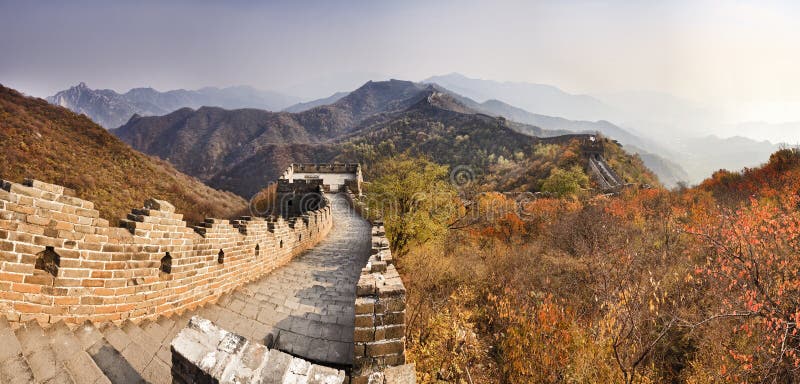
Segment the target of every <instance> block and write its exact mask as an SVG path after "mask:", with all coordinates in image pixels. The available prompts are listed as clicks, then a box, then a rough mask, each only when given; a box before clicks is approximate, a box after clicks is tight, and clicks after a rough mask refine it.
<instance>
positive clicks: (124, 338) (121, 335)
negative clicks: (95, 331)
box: [87, 323, 146, 384]
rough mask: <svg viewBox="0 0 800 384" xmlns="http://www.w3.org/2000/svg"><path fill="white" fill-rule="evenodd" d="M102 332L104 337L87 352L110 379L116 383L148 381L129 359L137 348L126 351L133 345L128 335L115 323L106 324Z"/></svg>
mask: <svg viewBox="0 0 800 384" xmlns="http://www.w3.org/2000/svg"><path fill="white" fill-rule="evenodd" d="M100 332H101V333H102V335H103V338H102V339H100V340H98V341H97V342H96V343H94V344H93V345H92V346H91V347H89V349H88V350H87V352H88V353H89V355H90V356H91V357H92V360H94V362H95V364H97V366H98V367H99V368H100V370H101V371H102V372H103V374H104V375H105V376H106V377H108V380H109V381H110V382H111V383H114V384H117V383H119V384H122V383H146V381H145V380H144V379H143V378H142V376H141V375H140V374H139V371H137V370H136V368H134V366H133V365H132V364H131V362H129V361H128V359H127V357H128V356H132V355H133V353H135V352H136V350H135V348H131V349H130V350H128V351H127V353H125V351H126V350H127V349H128V347H129V346H130V345H132V343H131V340H130V338H129V337H128V335H127V334H126V333H125V332H124V331H123V330H121V329H120V328H119V327H117V326H116V325H114V324H113V323H109V324H104V325H103V327H102V328H101V329H100ZM120 351H122V352H120ZM142 368H144V367H142Z"/></svg>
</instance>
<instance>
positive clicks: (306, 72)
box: [0, 0, 800, 122]
mask: <svg viewBox="0 0 800 384" xmlns="http://www.w3.org/2000/svg"><path fill="white" fill-rule="evenodd" d="M799 18H800V9H799V8H798V5H795V4H793V3H791V2H770V1H759V2H756V1H752V2H750V1H730V2H721V1H676V2H629V1H620V2H615V1H612V2H602V3H600V2H590V1H558V2H530V1H522V2H504V1H435V2H432V1H403V2H374V1H292V2H288V1H287V2H273V3H269V2H251V1H231V2H204V1H201V2H188V1H172V2H159V1H142V2H129V3H115V2H106V1H103V2H100V1H85V0H79V1H76V2H47V1H36V2H29V1H10V0H0V49H1V50H2V52H3V54H2V55H0V83H3V84H5V85H8V86H12V87H15V88H18V89H20V90H22V91H24V92H26V93H29V94H32V95H36V96H47V95H50V94H52V93H54V92H56V91H58V90H61V89H65V88H67V87H69V86H71V85H74V84H77V83H78V82H80V81H85V82H87V84H88V85H89V86H90V87H95V88H112V89H116V90H118V91H126V90H127V89H129V88H132V87H139V86H152V87H155V88H157V89H160V90H167V89H174V88H199V87H203V86H208V85H218V86H226V85H239V84H245V85H252V86H255V87H258V88H262V89H273V90H278V91H285V92H294V93H295V94H298V95H299V96H303V97H306V98H312V97H323V96H327V95H329V94H330V93H332V92H334V91H338V90H343V89H346V88H344V87H347V86H355V85H358V83H360V82H363V81H366V80H367V79H369V78H375V79H380V78H379V77H385V78H387V77H395V78H402V79H409V80H422V79H424V78H427V77H429V76H432V75H436V74H444V73H450V72H460V73H464V74H466V75H468V76H471V77H478V78H485V79H493V80H501V81H523V82H534V83H546V84H551V85H555V86H558V87H560V88H562V89H564V90H566V91H568V92H572V93H587V94H598V93H613V92H622V91H634V90H636V91H638V90H648V91H659V92H664V93H670V94H673V95H676V96H678V97H681V98H686V99H689V100H692V101H695V102H698V103H701V104H703V105H707V106H709V107H711V108H713V109H715V110H717V111H718V114H719V116H720V118H721V120H722V121H725V122H738V121H748V120H759V121H767V122H786V121H800V108H798V106H800V70H798V68H800V49H798V47H799V46H798V42H800V23H797V22H796V20H798V19H799Z"/></svg>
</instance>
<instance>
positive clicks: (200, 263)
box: [0, 180, 332, 324]
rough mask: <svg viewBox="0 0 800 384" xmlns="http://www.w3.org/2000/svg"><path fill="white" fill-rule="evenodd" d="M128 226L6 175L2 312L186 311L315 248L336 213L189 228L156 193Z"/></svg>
mask: <svg viewBox="0 0 800 384" xmlns="http://www.w3.org/2000/svg"><path fill="white" fill-rule="evenodd" d="M120 224H121V225H122V226H123V228H115V227H111V226H109V222H108V221H107V220H104V219H102V218H100V217H99V213H98V211H97V210H96V209H94V204H93V203H92V202H89V201H85V200H81V199H79V198H76V197H74V196H73V193H72V192H71V191H70V190H69V189H65V188H64V187H61V186H58V185H53V184H46V183H43V182H40V181H36V180H26V181H25V182H24V183H23V184H17V183H12V182H8V181H3V180H0V312H1V313H3V314H4V315H5V316H6V317H7V318H8V319H9V320H10V321H12V322H25V321H29V320H37V321H38V322H39V323H42V324H46V323H56V322H58V321H62V320H63V321H64V322H67V323H83V322H85V321H87V320H89V321H92V322H106V321H122V320H126V319H130V320H134V321H140V320H145V319H155V318H156V317H158V316H161V315H167V316H168V315H171V314H172V313H175V312H178V313H180V312H183V311H185V310H189V309H193V308H196V307H198V306H202V305H204V304H206V303H209V302H214V301H216V300H217V299H218V298H219V297H220V296H221V295H222V294H223V293H226V292H230V291H232V290H233V289H235V288H237V287H239V286H241V285H243V284H245V283H247V282H249V281H252V280H255V279H257V278H258V277H260V276H262V275H264V274H266V273H268V272H270V271H272V270H274V269H275V268H277V267H279V266H281V265H283V264H285V263H286V262H288V261H289V260H290V259H291V258H292V257H293V256H295V255H297V254H299V253H300V252H302V251H304V250H306V249H308V248H311V247H313V246H314V245H315V244H316V243H317V242H318V241H319V240H321V239H322V238H324V237H325V236H326V235H327V233H328V231H329V230H330V228H331V226H332V216H331V212H330V207H329V206H324V207H322V208H320V209H318V210H316V211H312V212H308V213H307V214H306V215H303V216H301V217H297V218H291V219H288V220H287V219H283V218H280V217H277V218H268V219H264V218H255V217H246V216H245V217H242V218H241V219H239V220H233V221H228V220H220V219H206V220H205V222H204V223H201V224H200V225H198V226H195V227H191V228H190V227H188V226H187V223H186V222H185V221H183V215H181V214H177V213H175V208H174V207H173V206H172V205H171V204H169V203H167V202H165V201H160V200H155V199H149V200H147V201H146V202H145V205H144V208H142V209H133V210H132V211H131V214H129V215H128V218H127V219H125V220H121V222H120ZM167 254H168V255H167ZM37 259H38V260H37ZM165 262H166V263H165ZM37 265H39V266H40V267H41V268H42V269H37V268H36V266H37ZM165 271H167V272H165ZM53 272H55V276H54V275H53V274H51V273H53Z"/></svg>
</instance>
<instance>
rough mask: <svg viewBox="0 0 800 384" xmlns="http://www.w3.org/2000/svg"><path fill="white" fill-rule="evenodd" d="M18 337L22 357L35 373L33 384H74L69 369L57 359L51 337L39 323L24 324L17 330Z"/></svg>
mask: <svg viewBox="0 0 800 384" xmlns="http://www.w3.org/2000/svg"><path fill="white" fill-rule="evenodd" d="M16 335H17V340H19V343H20V346H21V347H22V355H23V356H24V357H25V360H26V361H27V362H28V366H29V367H30V370H31V372H33V382H36V383H45V382H46V383H74V382H73V381H72V378H71V377H70V375H69V372H68V371H67V368H66V367H65V366H64V364H62V362H60V361H59V360H58V359H57V358H56V352H55V351H54V350H53V346H52V345H51V344H50V337H49V335H48V334H46V332H45V331H44V330H43V329H42V327H40V326H39V323H37V322H35V321H32V322H28V323H26V324H24V326H22V327H20V328H19V329H17V331H16Z"/></svg>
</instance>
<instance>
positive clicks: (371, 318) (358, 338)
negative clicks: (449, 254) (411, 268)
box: [351, 222, 414, 384]
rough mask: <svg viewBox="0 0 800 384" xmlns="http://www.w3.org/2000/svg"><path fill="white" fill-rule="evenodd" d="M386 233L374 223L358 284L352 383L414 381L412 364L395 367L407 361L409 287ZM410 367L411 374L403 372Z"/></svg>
mask: <svg viewBox="0 0 800 384" xmlns="http://www.w3.org/2000/svg"><path fill="white" fill-rule="evenodd" d="M385 235H386V234H385V232H384V229H383V225H382V223H380V222H375V223H373V229H372V252H371V253H372V255H371V256H370V258H369V261H367V265H366V266H365V267H364V268H363V269H362V270H361V277H360V278H359V281H358V285H357V287H356V307H355V316H356V318H355V331H354V335H353V341H354V348H355V354H354V363H353V370H352V371H351V383H353V384H360V383H384V382H385V383H406V382H411V383H413V382H414V381H413V380H414V379H413V375H414V368H413V366H407V367H405V368H402V369H399V368H398V369H393V368H392V367H400V366H405V365H406V356H405V341H406V339H405V331H406V324H405V311H406V289H405V286H404V285H403V281H402V279H401V278H400V275H399V274H398V273H397V269H395V266H394V265H393V264H392V262H393V259H392V256H391V250H390V249H389V242H388V240H387V239H386V236H385ZM409 370H410V372H411V374H410V376H411V377H410V378H409V375H408V374H402V372H407V371H409ZM395 371H397V372H395ZM395 377H401V378H403V379H402V380H400V379H395ZM408 380H411V381H408Z"/></svg>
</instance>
